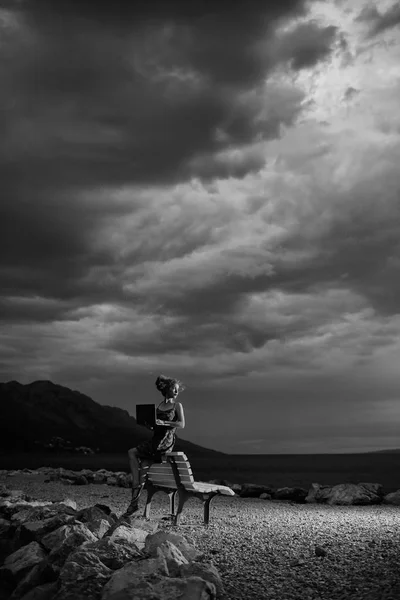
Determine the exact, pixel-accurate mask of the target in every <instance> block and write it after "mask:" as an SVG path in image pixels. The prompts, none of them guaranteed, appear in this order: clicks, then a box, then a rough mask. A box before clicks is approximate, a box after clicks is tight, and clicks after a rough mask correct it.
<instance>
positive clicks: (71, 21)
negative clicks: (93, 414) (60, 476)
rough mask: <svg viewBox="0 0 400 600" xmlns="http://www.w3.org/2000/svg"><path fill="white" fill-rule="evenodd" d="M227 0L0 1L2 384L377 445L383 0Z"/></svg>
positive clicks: (394, 31) (383, 279) (393, 106)
mask: <svg viewBox="0 0 400 600" xmlns="http://www.w3.org/2000/svg"><path fill="white" fill-rule="evenodd" d="M227 4H228V3H222V2H221V3H217V2H210V3H207V2H200V1H198V2H196V1H195V2H190V3H189V2H183V1H182V2H175V3H172V2H169V1H168V2H167V1H165V2H158V3H157V2H155V1H153V2H149V1H147V2H144V1H143V2H135V3H134V2H131V1H128V0H126V1H123V0H119V1H114V2H111V1H108V2H102V1H100V2H91V1H90V2H89V0H80V1H78V0H76V1H75V2H74V1H72V0H70V1H69V2H68V1H67V0H57V2H54V1H53V0H19V1H18V0H14V1H5V0H2V2H0V7H1V8H0V89H1V93H0V103H1V113H0V119H1V123H0V128H1V132H2V133H1V137H0V176H1V183H2V185H1V199H0V362H1V364H0V381H9V380H12V379H16V380H18V381H20V382H21V383H28V382H31V381H33V380H36V379H50V380H52V381H53V382H56V383H59V384H62V385H66V386H68V387H71V388H74V389H78V390H80V391H82V392H85V393H87V394H89V395H90V396H92V397H93V398H94V399H95V400H96V401H98V402H100V403H103V404H112V405H117V406H120V407H123V408H126V409H127V410H129V411H130V412H131V413H132V414H134V410H135V404H136V403H138V402H151V401H154V402H157V401H158V393H157V391H156V389H155V387H154V380H155V378H156V376H157V374H158V373H165V374H167V375H172V376H176V377H178V378H180V379H182V380H183V381H184V382H185V384H186V390H185V392H184V393H183V394H182V396H181V399H182V402H183V404H184V407H185V412H186V419H187V428H186V429H185V431H184V432H183V434H182V437H186V438H187V439H190V440H192V441H194V442H196V443H199V444H202V445H204V446H208V447H212V448H215V449H219V450H223V451H226V452H237V453H273V452H279V453H297V452H298V453H301V452H303V453H311V452H353V451H366V450H374V449H380V448H390V447H396V446H399V444H400V433H399V431H400V368H399V366H400V362H399V357H400V308H399V307H400V277H399V271H400V194H399V191H400V172H399V164H400V111H399V108H398V106H399V103H400V6H399V3H398V2H394V1H393V0H387V1H386V0H378V1H376V2H373V3H369V2H368V1H365V0H347V1H345V0H336V1H335V0H330V1H323V2H321V1H318V0H311V1H306V0H268V1H264V2H262V1H261V0H260V1H257V2H252V1H249V0H247V1H246V2H237V3H235V2H232V3H229V4H230V6H229V7H228V6H225V5H227ZM133 6H135V8H133ZM207 6H208V7H209V9H208V10H207V8H206V7H207ZM160 399H161V398H160Z"/></svg>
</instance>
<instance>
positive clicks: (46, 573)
mask: <svg viewBox="0 0 400 600" xmlns="http://www.w3.org/2000/svg"><path fill="white" fill-rule="evenodd" d="M57 577H58V572H57V571H55V570H54V569H53V567H52V566H51V565H50V564H49V562H48V561H47V559H46V558H45V559H43V560H42V561H41V562H40V563H38V564H37V565H35V566H34V567H32V568H31V569H30V570H29V571H28V572H27V573H26V575H25V576H24V577H23V578H22V579H21V580H20V581H19V583H18V585H17V587H16V588H15V589H14V591H13V593H12V595H11V597H10V600H17V599H18V600H19V599H20V598H22V597H23V596H24V595H25V594H27V593H28V592H30V591H31V590H32V589H34V588H35V587H37V586H39V585H43V584H46V583H50V582H54V581H56V580H57Z"/></svg>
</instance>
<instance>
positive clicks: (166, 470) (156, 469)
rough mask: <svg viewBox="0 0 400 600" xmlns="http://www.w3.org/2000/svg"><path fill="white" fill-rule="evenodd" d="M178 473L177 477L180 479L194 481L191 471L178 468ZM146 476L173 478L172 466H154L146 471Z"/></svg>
mask: <svg viewBox="0 0 400 600" xmlns="http://www.w3.org/2000/svg"><path fill="white" fill-rule="evenodd" d="M178 473H179V477H180V478H181V479H188V480H189V481H194V478H193V473H192V470H191V469H179V468H178ZM148 474H149V475H156V474H168V475H172V476H173V474H174V471H173V469H172V465H170V464H169V463H168V464H165V465H160V464H154V465H152V466H151V467H150V469H149V470H148Z"/></svg>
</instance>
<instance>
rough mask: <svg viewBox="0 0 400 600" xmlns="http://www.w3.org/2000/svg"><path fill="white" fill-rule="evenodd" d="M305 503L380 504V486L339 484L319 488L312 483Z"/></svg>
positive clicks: (372, 484)
mask: <svg viewBox="0 0 400 600" xmlns="http://www.w3.org/2000/svg"><path fill="white" fill-rule="evenodd" d="M305 501H306V502H319V503H326V504H331V505H333V504H338V505H343V506H349V505H371V504H380V503H381V502H382V485H381V484H380V483H358V484H356V483H340V484H338V485H334V486H327V485H325V486H321V485H319V484H318V483H313V484H312V486H311V488H310V489H309V491H308V495H307V497H306V499H305Z"/></svg>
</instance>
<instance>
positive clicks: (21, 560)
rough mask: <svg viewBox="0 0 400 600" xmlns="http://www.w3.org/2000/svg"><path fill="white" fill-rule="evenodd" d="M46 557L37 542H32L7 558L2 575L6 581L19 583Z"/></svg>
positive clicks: (0, 571) (1, 569)
mask: <svg viewBox="0 0 400 600" xmlns="http://www.w3.org/2000/svg"><path fill="white" fill-rule="evenodd" d="M45 557H46V553H45V551H44V550H43V548H42V547H41V546H40V545H39V544H38V543H37V542H31V543H30V544H27V545H26V546H23V547H22V548H19V549H18V550H16V551H15V552H13V553H12V554H10V555H9V556H7V558H6V559H5V560H4V564H3V566H2V567H1V568H0V573H1V575H2V576H4V577H5V579H9V580H12V581H14V582H18V581H20V580H21V579H22V578H23V577H24V575H26V574H27V573H28V571H30V570H31V569H32V567H34V566H36V565H37V564H39V563H40V562H41V561H42V560H43V559H44V558H45Z"/></svg>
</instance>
